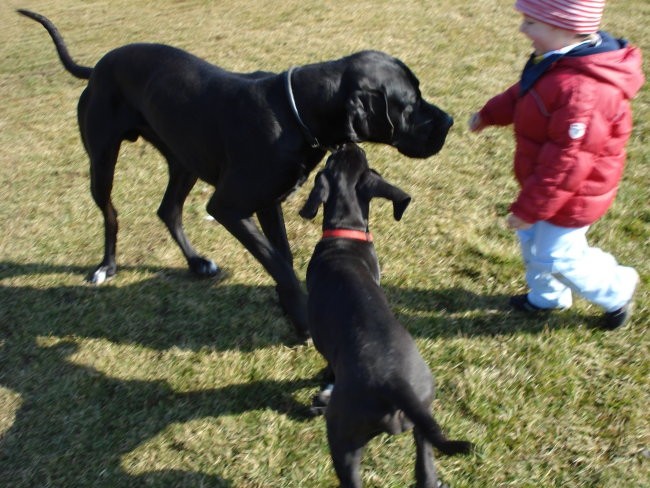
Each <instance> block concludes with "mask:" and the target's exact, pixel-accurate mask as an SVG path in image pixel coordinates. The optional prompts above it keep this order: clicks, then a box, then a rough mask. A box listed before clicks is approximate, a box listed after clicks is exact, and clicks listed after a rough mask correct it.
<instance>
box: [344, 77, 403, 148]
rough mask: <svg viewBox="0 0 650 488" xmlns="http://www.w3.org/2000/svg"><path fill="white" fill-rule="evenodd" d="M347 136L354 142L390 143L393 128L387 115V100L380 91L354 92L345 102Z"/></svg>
mask: <svg viewBox="0 0 650 488" xmlns="http://www.w3.org/2000/svg"><path fill="white" fill-rule="evenodd" d="M346 108H347V113H348V135H349V136H350V139H351V140H353V141H356V142H360V141H375V142H390V141H391V140H392V138H393V132H394V130H395V127H394V126H393V122H392V121H391V120H390V117H389V115H388V99H387V98H386V94H385V93H384V92H382V91H380V90H356V91H355V92H353V93H352V96H351V97H350V98H349V99H348V101H347V105H346Z"/></svg>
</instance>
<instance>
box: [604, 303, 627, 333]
mask: <svg viewBox="0 0 650 488" xmlns="http://www.w3.org/2000/svg"><path fill="white" fill-rule="evenodd" d="M633 306H634V302H633V301H632V299H630V301H629V302H627V303H626V304H625V305H623V306H622V307H621V308H619V309H618V310H614V311H613V312H605V313H604V314H603V328H605V329H607V330H614V329H616V328H618V327H622V326H623V325H625V324H626V323H627V321H628V320H629V319H630V315H632V308H633Z"/></svg>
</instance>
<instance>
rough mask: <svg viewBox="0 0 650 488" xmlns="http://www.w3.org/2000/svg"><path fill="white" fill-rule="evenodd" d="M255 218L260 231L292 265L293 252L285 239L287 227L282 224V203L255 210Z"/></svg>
mask: <svg viewBox="0 0 650 488" xmlns="http://www.w3.org/2000/svg"><path fill="white" fill-rule="evenodd" d="M257 219H258V220H259V221H260V226H261V227H262V232H264V235H265V236H266V237H267V238H268V240H269V241H270V242H271V244H272V245H273V247H275V248H276V249H277V250H278V251H279V252H280V254H282V255H283V256H284V257H285V259H286V260H287V262H288V263H289V265H290V266H293V254H292V253H291V248H290V246H289V239H287V228H286V226H285V224H284V214H283V213H282V205H280V204H279V203H276V204H274V205H272V206H270V207H267V208H264V209H262V210H258V211H257Z"/></svg>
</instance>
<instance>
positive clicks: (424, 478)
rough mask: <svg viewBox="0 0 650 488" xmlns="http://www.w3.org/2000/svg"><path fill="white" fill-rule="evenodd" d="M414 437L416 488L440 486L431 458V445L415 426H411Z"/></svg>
mask: <svg viewBox="0 0 650 488" xmlns="http://www.w3.org/2000/svg"><path fill="white" fill-rule="evenodd" d="M413 439H415V486H416V488H442V487H443V486H444V485H439V484H438V476H437V473H436V467H435V464H434V460H433V459H434V458H433V446H432V445H431V443H430V442H429V441H428V440H426V438H425V437H424V436H423V435H422V433H421V432H420V431H419V429H418V428H417V427H414V428H413Z"/></svg>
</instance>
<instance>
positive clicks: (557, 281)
mask: <svg viewBox="0 0 650 488" xmlns="http://www.w3.org/2000/svg"><path fill="white" fill-rule="evenodd" d="M588 230H589V226H586V227H581V228H579V229H570V228H566V227H558V226H556V225H552V224H549V223H548V222H537V223H535V224H534V225H533V226H532V227H531V228H530V229H526V230H519V231H517V235H518V236H519V243H520V244H521V253H522V256H523V258H524V263H525V265H526V281H527V283H528V286H529V288H530V291H529V293H528V300H529V301H530V303H532V304H533V305H535V306H537V307H540V308H568V307H570V306H571V303H572V296H571V292H572V291H573V292H575V293H577V294H578V295H580V296H582V297H583V298H585V299H586V300H589V301H590V302H592V303H595V304H596V305H599V306H601V307H602V308H604V309H605V311H606V312H613V311H614V310H618V309H619V308H621V307H622V306H623V305H625V304H626V303H627V302H628V301H629V300H630V299H631V298H632V294H633V293H634V289H635V288H636V285H637V282H638V281H639V275H638V274H637V272H636V271H635V270H634V268H630V267H627V266H620V265H619V264H618V263H617V262H616V259H614V257H613V256H612V255H611V254H607V253H605V252H603V251H601V250H600V249H598V248H595V247H589V244H587V238H586V234H587V231H588Z"/></svg>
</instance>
